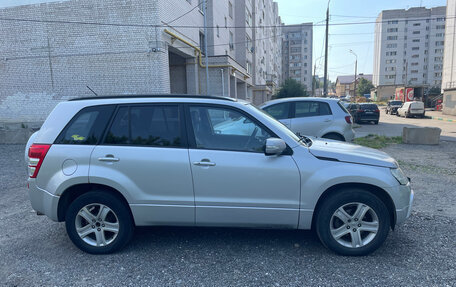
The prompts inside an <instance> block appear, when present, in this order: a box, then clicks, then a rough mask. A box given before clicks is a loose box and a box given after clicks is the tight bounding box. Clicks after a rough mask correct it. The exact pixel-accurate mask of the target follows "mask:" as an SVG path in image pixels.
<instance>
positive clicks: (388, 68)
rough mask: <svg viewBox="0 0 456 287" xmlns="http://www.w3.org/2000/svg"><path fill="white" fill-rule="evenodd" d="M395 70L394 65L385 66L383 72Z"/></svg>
mask: <svg viewBox="0 0 456 287" xmlns="http://www.w3.org/2000/svg"><path fill="white" fill-rule="evenodd" d="M391 71H396V67H386V68H385V72H391Z"/></svg>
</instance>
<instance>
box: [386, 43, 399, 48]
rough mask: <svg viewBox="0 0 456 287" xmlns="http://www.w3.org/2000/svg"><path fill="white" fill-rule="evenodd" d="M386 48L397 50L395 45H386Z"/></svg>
mask: <svg viewBox="0 0 456 287" xmlns="http://www.w3.org/2000/svg"><path fill="white" fill-rule="evenodd" d="M386 48H397V44H396V43H395V44H387V45H386Z"/></svg>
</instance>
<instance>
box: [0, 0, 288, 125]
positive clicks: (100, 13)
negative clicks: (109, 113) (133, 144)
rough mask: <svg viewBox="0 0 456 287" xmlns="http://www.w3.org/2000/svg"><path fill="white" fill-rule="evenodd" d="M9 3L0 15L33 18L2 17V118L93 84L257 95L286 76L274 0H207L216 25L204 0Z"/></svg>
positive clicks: (24, 118)
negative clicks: (283, 74)
mask: <svg viewBox="0 0 456 287" xmlns="http://www.w3.org/2000/svg"><path fill="white" fill-rule="evenodd" d="M9 3H14V4H4V3H3V4H2V3H0V17H2V18H9V19H28V20H30V21H13V20H11V21H2V23H1V24H2V25H0V38H1V39H2V41H0V54H1V58H0V83H1V84H0V122H34V121H36V122H39V121H42V120H43V119H44V118H45V117H46V115H47V114H48V113H49V112H50V111H51V110H52V108H53V107H54V106H55V105H56V104H57V103H58V102H60V101H63V100H67V99H71V98H74V97H82V96H94V94H93V92H92V91H94V92H95V93H97V94H98V95H107V94H109V95H113V94H116V95H121V94H153V93H179V94H206V93H207V94H213V95H220V96H229V97H233V98H239V99H246V100H250V101H253V102H255V103H257V104H258V103H261V102H263V101H266V100H268V99H270V97H271V95H272V94H273V93H274V90H275V88H276V87H277V86H278V84H279V81H280V77H281V75H280V74H281V62H280V57H277V56H274V55H280V54H281V42H282V40H281V32H280V25H281V21H280V17H279V16H278V6H277V3H275V2H273V1H272V0H208V1H207V15H206V16H207V27H208V28H207V33H205V31H204V11H203V6H202V5H201V4H202V2H201V1H199V0H151V1H141V0H129V1H118V0H58V1H56V0H35V1H33V4H28V3H30V1H29V0H17V1H15V2H9ZM256 25H259V26H260V25H261V26H264V27H262V28H255V26H256ZM206 38H207V40H208V45H207V46H208V47H207V51H206V48H205V46H204V41H205V39H206ZM206 55H207V56H208V61H207V62H206V57H205V56H206ZM206 66H207V67H208V69H209V86H208V87H207V86H206ZM89 88H90V89H91V90H92V91H91V90H90V89H89Z"/></svg>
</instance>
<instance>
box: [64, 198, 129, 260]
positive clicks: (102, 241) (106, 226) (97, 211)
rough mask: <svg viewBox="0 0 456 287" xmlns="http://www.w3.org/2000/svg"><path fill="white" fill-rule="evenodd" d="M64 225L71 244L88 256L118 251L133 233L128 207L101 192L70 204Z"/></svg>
mask: <svg viewBox="0 0 456 287" xmlns="http://www.w3.org/2000/svg"><path fill="white" fill-rule="evenodd" d="M65 225H66V230H67V233H68V236H69V237H70V239H71V241H73V243H74V244H75V245H76V246H77V247H78V248H79V249H81V250H82V251H85V252H88V253H92V254H107V253H112V252H115V251H117V250H119V249H120V248H122V247H123V246H125V245H126V244H127V243H128V241H129V240H130V239H131V237H132V235H133V232H134V224H133V220H132V218H131V214H130V211H129V209H128V206H127V205H126V204H124V203H123V202H122V201H121V200H120V199H118V198H117V197H116V196H114V195H112V194H110V193H109V192H105V191H93V192H88V193H85V194H83V195H81V196H80V197H78V198H77V199H76V200H75V201H73V202H72V203H71V205H70V206H69V208H68V211H67V213H66V216H65Z"/></svg>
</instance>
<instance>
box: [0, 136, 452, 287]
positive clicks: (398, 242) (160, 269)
mask: <svg viewBox="0 0 456 287" xmlns="http://www.w3.org/2000/svg"><path fill="white" fill-rule="evenodd" d="M23 148H24V147H23V146H22V145H3V146H0V162H1V163H2V166H3V168H2V172H1V173H0V194H1V197H0V258H1V260H0V285H3V286H62V285H65V286H89V285H90V286H303V285H317V286H334V285H337V286H348V285H356V286H372V285H376V286H404V285H413V286H455V285H456V260H455V258H456V248H455V247H456V243H455V239H454V238H455V235H456V213H455V210H454V209H455V208H454V206H455V203H456V196H455V188H454V186H455V185H456V179H455V178H456V176H455V175H454V174H455V172H456V166H455V158H456V154H455V152H456V143H454V142H453V143H446V142H442V144H441V145H439V146H413V145H392V146H389V147H387V148H385V149H384V150H385V151H386V152H388V153H389V154H391V155H393V156H394V157H395V158H396V159H398V160H399V161H400V163H401V165H402V167H403V169H404V171H405V173H406V174H407V175H408V176H410V177H411V178H412V183H413V188H414V190H415V191H416V206H415V209H414V211H413V213H412V216H411V218H410V219H409V220H408V221H406V222H405V223H404V224H403V225H401V226H399V227H398V228H396V230H395V231H394V232H391V233H390V235H389V236H388V238H387V240H386V242H385V244H384V245H383V246H382V247H381V248H380V249H379V250H378V251H376V252H375V253H373V254H372V255H370V256H365V257H343V256H338V255H335V254H333V253H332V252H330V251H328V250H327V249H325V248H324V247H323V246H322V245H321V244H320V242H319V241H318V239H317V237H316V235H315V234H314V233H313V232H311V231H296V230H285V231H284V230H249V229H222V228H170V227H150V228H140V229H137V231H136V234H135V237H134V239H133V240H132V242H131V243H130V244H129V245H128V246H127V248H125V249H124V250H122V251H121V252H119V253H116V254H113V255H102V256H95V255H89V254H85V253H83V252H81V251H79V250H78V249H77V248H76V247H74V246H73V244H72V243H71V242H70V240H69V238H68V237H67V235H66V233H65V226H64V224H63V223H55V222H52V221H50V220H49V219H47V217H45V216H36V215H35V214H34V213H33V212H32V209H31V206H30V203H29V200H28V196H27V193H26V181H25V178H26V171H25V168H24V165H25V164H24V162H23Z"/></svg>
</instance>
